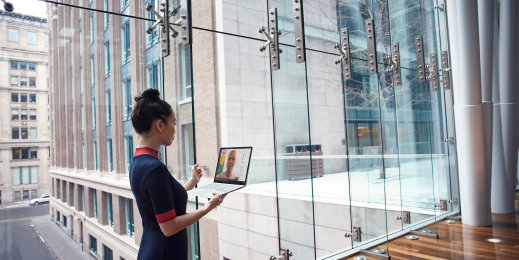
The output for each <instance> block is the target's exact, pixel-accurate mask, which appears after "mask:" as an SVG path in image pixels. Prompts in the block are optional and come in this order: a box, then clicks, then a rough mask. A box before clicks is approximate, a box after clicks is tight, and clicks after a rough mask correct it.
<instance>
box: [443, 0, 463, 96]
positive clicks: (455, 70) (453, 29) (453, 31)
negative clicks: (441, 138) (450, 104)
mask: <svg viewBox="0 0 519 260" xmlns="http://www.w3.org/2000/svg"><path fill="white" fill-rule="evenodd" d="M456 1H457V0H451V1H447V6H446V9H445V10H446V12H447V20H448V26H449V47H450V53H449V54H450V58H451V60H450V64H451V72H452V73H451V77H452V85H453V86H452V88H451V89H452V93H453V96H454V104H456V103H458V102H459V98H460V94H459V85H460V81H459V78H460V77H459V75H460V65H459V64H460V63H459V48H458V19H457V17H458V14H457V9H458V8H457V6H456Z"/></svg>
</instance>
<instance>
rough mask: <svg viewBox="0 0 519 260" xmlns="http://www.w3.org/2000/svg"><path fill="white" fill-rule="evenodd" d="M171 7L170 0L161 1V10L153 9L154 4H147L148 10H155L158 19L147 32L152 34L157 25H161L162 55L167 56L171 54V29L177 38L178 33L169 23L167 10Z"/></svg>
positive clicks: (173, 35)
mask: <svg viewBox="0 0 519 260" xmlns="http://www.w3.org/2000/svg"><path fill="white" fill-rule="evenodd" d="M168 7H169V0H163V2H162V3H160V9H159V12H157V10H155V9H153V4H151V3H148V4H147V5H146V11H148V12H153V13H154V14H155V16H156V17H157V21H155V23H153V25H151V26H150V27H148V29H146V33H147V34H152V33H153V31H154V30H155V27H157V26H158V25H160V39H161V40H160V42H161V49H162V56H163V57H166V56H168V55H169V53H170V50H169V37H168V35H169V31H170V30H171V31H172V34H171V37H173V38H175V37H177V35H178V32H177V31H176V30H175V29H173V27H172V26H171V25H169V20H168V16H167V10H168Z"/></svg>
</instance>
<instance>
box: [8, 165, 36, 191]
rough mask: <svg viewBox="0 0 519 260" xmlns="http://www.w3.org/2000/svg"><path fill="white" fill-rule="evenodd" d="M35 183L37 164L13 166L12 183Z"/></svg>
mask: <svg viewBox="0 0 519 260" xmlns="http://www.w3.org/2000/svg"><path fill="white" fill-rule="evenodd" d="M36 183H38V166H24V167H13V185H21V184H36ZM27 197H28V196H27Z"/></svg>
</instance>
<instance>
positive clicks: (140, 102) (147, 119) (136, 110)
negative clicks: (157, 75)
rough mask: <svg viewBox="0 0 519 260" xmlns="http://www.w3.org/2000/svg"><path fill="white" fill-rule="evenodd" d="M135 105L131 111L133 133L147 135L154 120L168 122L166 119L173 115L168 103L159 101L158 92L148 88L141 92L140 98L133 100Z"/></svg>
mask: <svg viewBox="0 0 519 260" xmlns="http://www.w3.org/2000/svg"><path fill="white" fill-rule="evenodd" d="M134 100H135V105H134V107H133V110H132V114H131V118H132V125H133V128H134V129H135V132H137V133H138V134H142V133H147V132H148V131H150V129H151V125H152V124H153V122H155V121H156V120H159V119H160V120H162V121H163V122H164V123H167V122H168V118H169V117H170V116H171V113H173V109H172V108H171V106H170V105H169V104H168V102H166V101H164V100H162V99H160V92H159V91H158V90H156V89H153V88H149V89H146V90H144V91H143V92H142V94H141V95H140V96H136V97H135V98H134Z"/></svg>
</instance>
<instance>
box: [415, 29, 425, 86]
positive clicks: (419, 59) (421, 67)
mask: <svg viewBox="0 0 519 260" xmlns="http://www.w3.org/2000/svg"><path fill="white" fill-rule="evenodd" d="M414 43H415V46H416V66H417V67H418V82H425V78H426V75H425V61H424V56H423V51H422V50H423V37H422V36H421V35H419V36H416V37H415V38H414Z"/></svg>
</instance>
